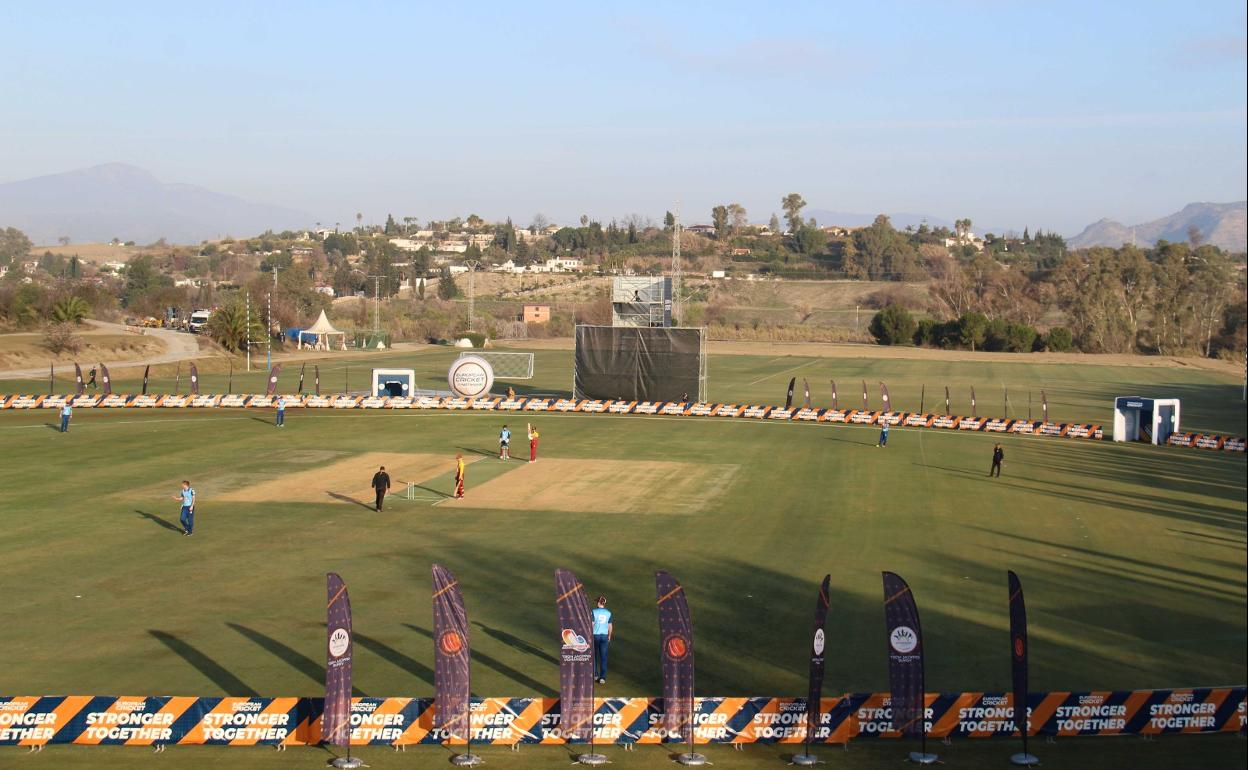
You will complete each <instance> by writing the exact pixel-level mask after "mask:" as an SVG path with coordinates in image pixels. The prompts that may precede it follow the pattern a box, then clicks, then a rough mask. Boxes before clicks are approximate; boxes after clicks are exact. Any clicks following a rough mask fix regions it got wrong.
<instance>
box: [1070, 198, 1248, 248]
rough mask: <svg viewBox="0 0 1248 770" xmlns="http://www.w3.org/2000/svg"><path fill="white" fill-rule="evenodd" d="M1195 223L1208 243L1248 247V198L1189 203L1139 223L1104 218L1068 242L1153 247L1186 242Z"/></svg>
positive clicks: (1218, 245)
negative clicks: (1166, 213) (1164, 243)
mask: <svg viewBox="0 0 1248 770" xmlns="http://www.w3.org/2000/svg"><path fill="white" fill-rule="evenodd" d="M1193 225H1195V226H1196V228H1197V229H1198V230H1200V236H1201V238H1202V239H1203V240H1204V242H1205V243H1210V244H1213V245H1214V246H1217V247H1219V248H1221V249H1224V250H1226V251H1246V250H1248V201H1236V202H1235V203H1189V204H1187V205H1186V206H1184V207H1183V210H1182V211H1179V212H1176V213H1174V214H1171V215H1170V216H1168V217H1162V218H1161V219H1154V220H1153V221H1151V222H1143V223H1141V224H1138V225H1131V226H1128V225H1124V224H1122V223H1121V222H1115V221H1114V220H1112V219H1102V220H1101V221H1099V222H1094V223H1092V224H1090V225H1088V226H1087V227H1085V228H1084V229H1083V232H1081V233H1079V234H1078V235H1076V236H1075V237H1074V238H1071V239H1070V240H1069V241H1068V242H1067V243H1068V245H1069V246H1070V247H1071V248H1074V249H1083V248H1088V247H1090V246H1112V247H1114V248H1117V247H1119V246H1121V245H1123V244H1124V243H1132V242H1134V243H1136V244H1137V245H1139V246H1152V245H1153V244H1154V243H1156V242H1157V241H1159V240H1162V239H1165V240H1167V241H1186V240H1187V232H1188V228H1190V227H1191V226H1193Z"/></svg>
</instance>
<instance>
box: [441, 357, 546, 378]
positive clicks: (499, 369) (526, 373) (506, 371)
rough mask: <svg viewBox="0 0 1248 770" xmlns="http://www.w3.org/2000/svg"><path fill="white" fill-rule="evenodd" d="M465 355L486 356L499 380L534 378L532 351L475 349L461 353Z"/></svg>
mask: <svg viewBox="0 0 1248 770" xmlns="http://www.w3.org/2000/svg"><path fill="white" fill-rule="evenodd" d="M464 356H476V357H477V358H484V359H485V360H486V362H488V363H489V365H490V368H491V369H493V370H494V377H495V379H499V380H531V379H533V354H532V353H497V352H492V351H486V350H473V351H472V352H465V353H460V354H459V358H463V357H464Z"/></svg>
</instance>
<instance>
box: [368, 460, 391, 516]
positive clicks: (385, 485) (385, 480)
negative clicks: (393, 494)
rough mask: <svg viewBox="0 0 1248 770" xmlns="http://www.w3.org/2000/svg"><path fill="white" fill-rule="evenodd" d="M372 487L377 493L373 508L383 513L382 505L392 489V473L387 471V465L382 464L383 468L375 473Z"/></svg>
mask: <svg viewBox="0 0 1248 770" xmlns="http://www.w3.org/2000/svg"><path fill="white" fill-rule="evenodd" d="M372 487H373V491H374V492H376V493H377V502H376V503H374V504H373V508H375V509H376V510H377V512H378V513H381V505H382V503H384V502H385V501H386V493H387V492H389V491H390V474H389V473H386V466H384V465H383V466H381V470H379V471H377V472H376V473H374V474H373V481H372Z"/></svg>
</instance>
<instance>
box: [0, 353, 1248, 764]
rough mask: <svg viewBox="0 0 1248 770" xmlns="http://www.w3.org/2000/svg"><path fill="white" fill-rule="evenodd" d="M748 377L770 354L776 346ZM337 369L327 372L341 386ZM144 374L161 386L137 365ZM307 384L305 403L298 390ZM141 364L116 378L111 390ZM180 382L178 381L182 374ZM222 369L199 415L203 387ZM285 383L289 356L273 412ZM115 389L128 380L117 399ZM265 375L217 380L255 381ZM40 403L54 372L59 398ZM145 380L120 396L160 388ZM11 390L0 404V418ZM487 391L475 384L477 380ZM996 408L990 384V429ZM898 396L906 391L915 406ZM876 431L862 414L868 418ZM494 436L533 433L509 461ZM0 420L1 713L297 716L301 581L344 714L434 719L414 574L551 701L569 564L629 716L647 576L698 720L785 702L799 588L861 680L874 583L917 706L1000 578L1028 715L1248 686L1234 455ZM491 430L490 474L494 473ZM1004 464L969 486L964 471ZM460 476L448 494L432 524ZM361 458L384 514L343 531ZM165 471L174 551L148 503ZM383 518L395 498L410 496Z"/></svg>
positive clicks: (716, 371) (638, 683)
mask: <svg viewBox="0 0 1248 770" xmlns="http://www.w3.org/2000/svg"><path fill="white" fill-rule="evenodd" d="M455 352H456V351H450V350H447V349H444V348H443V349H429V350H422V351H418V352H411V353H403V354H400V353H385V354H379V355H378V357H376V358H371V359H370V358H352V359H350V360H332V361H331V360H322V361H321V362H320V375H321V386H322V388H323V390H324V391H325V392H334V391H336V390H341V389H342V388H343V387H344V385H346V384H347V382H348V380H349V384H350V385H351V386H352V387H354V388H360V387H363V386H364V385H365V383H366V380H367V376H368V370H369V368H370V367H372V366H380V365H387V366H408V367H414V368H416V369H417V372H418V375H419V376H420V377H421V378H422V381H421V385H422V386H423V387H445V372H446V368H447V365H448V364H449V362H450V360H451V359H452V358H453V356H454V355H455ZM777 352H778V353H779V354H778V355H777V354H776V353H777ZM1037 360H1040V361H1042V359H1032V358H1029V357H1026V356H1015V357H1012V358H1011V357H1008V356H1001V357H1000V358H999V360H995V359H994V360H993V361H987V362H986V361H959V360H954V359H950V360H937V361H929V360H907V359H887V360H886V359H875V358H869V357H866V354H864V357H859V358H854V357H846V358H836V359H830V358H829V359H824V358H817V357H803V356H797V355H784V354H783V350H780V351H776V350H767V351H765V352H764V351H761V350H760V353H756V354H754V355H714V353H713V355H712V358H711V361H710V396H711V400H712V401H716V402H732V403H762V404H776V403H782V402H783V399H784V391H785V387H786V385H787V384H788V380H789V378H790V377H797V380H798V400H799V401H800V399H801V383H802V379H803V378H806V379H808V380H809V382H810V384H811V388H812V393H813V400H814V402H815V404H816V405H818V406H828V405H830V403H829V402H830V386H829V380H830V379H836V380H837V382H838V385H839V391H840V392H839V398H840V402H841V405H842V406H851V407H856V406H858V404H859V402H860V400H861V393H860V390H861V384H860V383H861V381H863V380H865V381H866V382H867V384H868V386H869V389H870V391H871V401H872V403H873V404H878V385H877V383H878V381H881V380H883V381H885V382H887V383H888V385H889V388H890V390H891V392H892V398H893V404H894V406H895V408H898V409H903V410H917V409H918V407H919V401H920V398H923V399H924V401H925V406H926V408H927V409H928V410H929V411H941V410H943V408H944V404H943V401H944V387H945V386H949V387H950V389H951V391H952V393H953V400H954V404H953V407H954V409H953V411H954V412H955V413H966V412H967V410H968V405H967V400H968V398H967V396H968V389H969V387H970V386H972V385H973V386H975V387H976V390H977V395H978V411H979V414H980V415H989V416H1010V417H1020V416H1026V415H1027V410H1028V409H1030V410H1032V413H1033V414H1034V415H1035V417H1036V418H1037V419H1038V418H1039V392H1040V390H1041V389H1044V390H1045V391H1046V393H1047V396H1048V400H1049V405H1050V409H1051V417H1052V419H1054V420H1055V421H1079V422H1097V423H1101V424H1103V425H1106V427H1107V432H1108V428H1109V427H1111V425H1112V420H1111V412H1112V400H1113V397H1114V396H1118V395H1145V396H1157V397H1178V398H1181V399H1182V400H1183V422H1184V427H1185V428H1187V429H1190V430H1203V431H1216V432H1222V433H1229V434H1234V435H1243V434H1244V433H1245V409H1244V404H1243V402H1242V401H1241V396H1240V389H1241V381H1240V378H1239V377H1237V376H1235V375H1233V374H1229V373H1220V372H1215V371H1208V370H1203V369H1195V368H1192V367H1179V366H1118V365H1114V366H1109V365H1096V364H1085V365H1076V364H1068V363H1061V364H1058V363H1044V362H1039V363H1037V362H1035V361H1037ZM347 367H350V369H349V370H348V369H347ZM166 368H167V367H166ZM536 368H537V376H536V378H535V379H533V380H530V381H525V382H521V383H515V385H516V387H517V390H518V391H519V392H520V393H521V394H524V393H529V392H538V393H566V392H567V390H568V389H569V387H570V383H571V354H570V352H568V351H561V350H542V351H539V352H538V353H537V367H536ZM311 372H312V368H311V366H309V367H308V375H307V376H308V380H307V382H306V384H305V391H309V390H311V387H312V384H311ZM137 374H138V373H135V372H131V373H123V374H120V375H118V376H117V379H116V382H115V385H114V387H115V389H116V390H118V391H119V392H137V380H136V379H132V378H134V377H136V376H137ZM181 376H182V389H183V392H185V387H186V384H185V372H183V373H182V375H181ZM226 377H227V375H226V374H225V373H224V372H219V371H216V372H212V373H207V374H205V375H204V376H203V378H202V384H201V389H202V391H203V392H224V390H225V387H226ZM296 377H297V365H292V364H290V363H287V364H286V367H285V371H284V372H283V374H282V384H283V386H284V387H282V388H279V390H293V387H294V382H295V378H296ZM127 378H131V379H127ZM263 382H264V374H263V372H259V373H254V372H253V373H252V374H250V375H248V374H242V373H235V374H234V376H233V383H232V386H233V390H234V392H253V393H255V392H263V391H262V388H263ZM68 384H69V383H66V382H62V383H59V385H60V386H67V385H68ZM173 385H174V376H173V375H172V373H171V372H167V371H165V369H164V368H162V370H161V373H160V375H159V377H158V378H157V379H155V380H153V383H152V391H153V392H166V391H171V390H172V389H173ZM46 387H47V383H46V381H45V382H42V383H41V382H38V381H27V382H15V381H8V382H0V391H4V392H8V393H32V392H45V390H46ZM497 387H498V386H496V389H497ZM1006 391H1008V394H1009V395H1008V398H1009V402H1008V410H1009V414H1008V415H1006V414H1004V412H1005V410H1006V409H1007V405H1006V395H1005V394H1006ZM921 394H922V395H921ZM877 408H878V407H877ZM526 419H531V420H533V421H534V422H536V423H537V424H538V427H539V429H540V431H541V435H542V438H541V445H540V460H539V462H537V463H536V464H532V465H530V464H528V463H526V462H522V461H521V460H522V459H527V447H526V446H524V444H525V442H524V441H523V440H521V436H522V435H523V426H524V421H525V420H526ZM55 422H56V417H55V414H54V412H53V411H52V410H46V411H40V412H35V413H30V412H17V411H15V412H5V413H0V455H2V456H3V458H4V460H3V463H0V527H2V530H3V538H2V539H0V558H2V559H3V565H4V578H3V586H4V592H3V595H4V602H3V604H0V628H3V629H4V639H5V643H6V644H5V648H6V649H5V655H4V664H3V668H2V669H0V671H2V673H0V694H3V695H35V694H49V695H70V694H101V695H104V694H110V695H135V694H145V695H201V696H213V695H264V696H276V695H289V696H294V695H306V696H316V695H319V694H321V693H322V692H323V690H322V688H323V676H324V648H325V632H324V598H325V593H324V592H325V584H324V576H325V573H326V572H327V571H331V570H332V571H336V572H338V573H340V574H341V575H342V576H343V578H344V579H345V580H346V581H347V583H348V585H349V586H350V591H351V595H352V604H353V607H354V614H355V618H354V625H355V631H356V637H355V639H356V645H355V665H354V668H355V684H356V687H357V689H358V694H364V695H369V696H400V695H402V696H429V695H431V694H432V689H433V685H432V666H433V650H432V642H431V641H430V629H431V614H432V613H431V607H430V601H429V584H430V576H429V567H430V564H431V563H432V562H434V561H437V562H439V563H442V564H445V565H446V566H447V567H449V568H450V569H451V570H453V571H454V572H455V573H456V574H457V576H458V577H459V579H460V582H461V588H462V590H463V593H464V597H465V600H466V603H467V606H468V613H469V619H470V621H471V630H472V633H473V637H472V642H473V691H474V693H475V694H478V695H486V696H539V695H540V696H551V695H555V694H556V693H557V690H558V683H559V676H558V667H557V663H556V662H555V661H556V656H557V652H558V648H557V646H556V645H555V643H554V641H553V640H554V639H555V638H556V629H555V615H554V606H553V595H552V591H553V571H554V569H555V568H556V567H567V568H569V569H572V570H574V571H575V572H576V573H577V574H578V575H579V576H580V578H581V579H582V580H583V581H584V582H585V584H586V588H587V590H588V591H589V593H590V595H591V596H593V595H595V594H598V593H602V594H606V595H607V597H608V598H609V600H610V606H611V608H612V609H613V611H614V613H615V618H614V620H615V633H616V641H615V642H614V644H613V645H612V648H611V671H610V678H609V683H608V684H607V685H605V686H603V687H600V688H599V694H600V695H604V696H616V695H618V696H629V695H658V694H660V692H661V689H660V681H659V677H660V668H659V660H658V658H659V656H658V649H659V639H658V628H657V621H656V616H655V609H654V583H653V573H654V571H655V570H656V569H667V570H669V571H671V572H672V573H673V574H674V575H675V576H677V577H678V578H679V579H680V580H681V581H682V582H683V584H684V587H685V591H686V593H687V595H688V597H689V602H690V607H691V611H692V615H693V621H694V630H695V638H696V642H697V656H698V657H697V691H698V693H699V694H700V695H804V694H805V687H806V680H805V677H806V669H807V659H806V653H807V643H808V632H809V626H810V621H811V618H810V613H811V610H812V606H813V603H814V597H815V590H816V587H817V583H818V581H819V580H820V579H821V578H822V576H823V575H824V574H825V573H831V575H832V594H831V609H830V614H829V621H828V628H829V634H828V639H829V642H828V670H827V683H826V685H825V693H829V694H832V693H841V692H851V691H882V690H886V689H887V670H886V657H885V648H884V644H885V639H884V624H883V612H882V608H881V598H882V597H881V584H880V572H881V570H891V571H895V572H897V573H899V574H901V575H902V576H904V577H905V578H906V579H907V580H908V581H909V583H910V585H911V587H912V588H913V590H914V594H915V596H916V599H917V601H918V604H919V609H920V611H921V612H922V614H923V627H924V631H925V636H926V639H925V644H926V656H927V688H928V690H929V691H933V692H934V691H979V690H989V691H1001V690H1006V689H1008V687H1009V657H1008V655H1009V653H1008V649H1009V640H1008V636H1007V631H1006V629H1007V621H1008V618H1007V613H1006V587H1005V574H1006V570H1007V569H1012V570H1014V571H1015V572H1017V573H1018V574H1019V575H1020V577H1021V578H1022V580H1023V583H1024V585H1025V586H1026V590H1027V600H1028V608H1029V610H1030V630H1031V688H1032V689H1033V690H1109V689H1133V688H1153V687H1159V688H1160V687H1195V686H1218V685H1242V684H1244V683H1245V681H1248V651H1246V648H1248V633H1246V632H1248V612H1246V609H1248V608H1246V581H1248V573H1246V568H1245V554H1246V544H1245V540H1246V536H1245V508H1246V506H1248V498H1246V492H1245V458H1244V456H1243V455H1231V454H1225V453H1219V452H1211V451H1203V450H1195V449H1180V448H1167V447H1150V446H1144V445H1125V444H1114V443H1112V442H1109V441H1083V440H1067V439H1056V438H1040V437H1008V436H1000V435H985V434H974V433H972V434H967V433H958V432H953V431H940V430H921V429H905V428H895V429H894V430H893V431H892V436H891V438H890V441H889V445H888V447H887V448H885V449H881V448H877V447H876V437H877V431H876V429H874V428H869V427H856V426H847V425H826V424H791V423H766V422H758V421H749V420H715V419H689V418H663V417H637V416H606V415H557V414H540V415H537V416H536V417H535V418H534V417H532V416H526V415H523V414H507V415H504V414H489V413H484V414H474V413H462V412H456V413H452V412H355V411H346V412H333V411H331V410H323V411H309V412H306V413H305V412H304V411H303V410H300V409H292V410H289V412H288V416H287V419H286V422H287V425H286V427H285V428H283V429H281V430H278V429H275V428H274V427H273V425H272V413H271V412H260V411H242V410H229V409H219V410H150V411H149V410H144V411H139V410H113V411H104V410H100V411H96V412H92V411H91V410H89V409H79V410H76V413H75V415H74V418H73V423H72V428H71V430H70V432H69V433H68V434H60V433H58V432H57V430H56V426H55V424H54V423H55ZM505 422H506V423H509V424H510V426H511V428H512V430H513V432H514V433H515V434H516V438H517V440H516V441H515V442H514V455H515V458H516V459H515V460H513V461H512V462H509V463H504V462H500V461H499V460H498V459H497V435H498V431H499V429H500V428H501V427H502V425H503V423H505ZM997 441H1001V442H1002V443H1003V444H1004V447H1005V452H1006V462H1005V470H1004V474H1003V476H1002V477H1001V478H999V479H995V478H989V477H988V469H989V464H990V458H991V452H992V446H993V444H994V443H995V442H997ZM457 453H463V454H464V455H465V457H466V458H467V459H468V460H469V461H470V462H469V465H468V469H467V496H466V498H465V499H464V500H462V501H450V500H448V499H447V497H448V495H449V494H450V492H451V484H452V479H453V469H454V458H455V455H456V454H457ZM383 464H384V465H386V466H387V468H388V469H389V470H390V472H391V475H392V477H393V478H394V479H395V481H396V486H397V490H396V491H398V492H400V494H398V495H396V496H394V497H393V498H392V499H391V501H390V502H389V503H388V504H387V507H386V510H385V511H384V512H383V513H376V512H374V511H373V510H372V509H371V506H370V504H369V503H371V500H370V498H369V496H368V483H369V479H370V477H371V475H372V472H373V471H374V470H375V469H376V467H375V466H378V465H383ZM182 479H189V480H190V481H191V482H192V484H193V485H194V487H195V489H196V491H197V493H198V506H197V514H196V533H195V536H194V537H190V538H187V537H182V536H181V534H180V532H179V531H178V525H177V521H178V503H177V502H175V501H173V500H171V499H170V497H171V496H172V495H174V494H175V492H176V490H177V487H178V483H179V482H180V481H181V480H182ZM409 482H410V483H411V484H413V485H414V487H413V490H414V496H415V499H411V500H409V499H405V498H404V495H403V494H402V491H403V490H404V489H405V487H406V484H407V483H409ZM938 748H939V751H940V753H941V755H942V759H944V760H945V761H946V762H947V763H948V764H949V766H951V767H997V766H1005V764H1006V759H1007V757H1008V755H1009V754H1010V753H1012V752H1014V751H1016V750H1017V744H1016V742H1015V741H1011V740H1008V739H992V740H983V741H957V742H954V743H953V744H952V745H949V746H940V747H938ZM908 749H909V745H908V743H903V742H899V741H866V740H862V741H855V742H853V743H852V744H851V745H850V747H849V748H848V750H842V749H840V748H834V747H825V748H823V749H821V750H820V751H819V754H820V756H821V758H822V759H823V760H825V761H826V762H827V765H828V767H862V768H874V767H893V766H896V764H897V763H898V762H899V761H900V760H901V758H902V757H904V754H905V751H907V750H908ZM670 750H671V749H670V748H664V747H659V746H639V747H638V748H637V750H636V751H635V752H631V753H625V752H624V751H623V750H622V749H620V748H618V747H612V746H608V747H605V751H606V753H607V754H608V755H609V756H610V757H611V759H612V761H613V762H614V764H615V766H616V767H624V768H629V767H661V766H665V765H666V764H667V763H668V758H667V755H668V753H670ZM22 751H23V750H22V749H16V748H5V749H0V765H3V766H6V767H7V766H16V765H19V764H20V765H21V766H22V767H31V768H38V767H49V768H51V767H121V766H123V765H124V766H137V765H142V764H143V763H150V764H151V766H153V767H156V766H158V765H159V766H173V767H188V768H189V767H195V768H198V767H261V768H264V767H275V768H276V767H295V766H300V767H315V766H321V765H323V763H324V761H325V759H326V758H327V757H328V756H329V755H328V754H327V753H326V752H324V751H322V750H320V749H311V748H306V749H292V750H290V751H287V752H284V753H278V752H275V751H274V750H273V749H265V748H208V747H171V748H169V750H168V751H166V752H165V753H164V754H162V755H160V756H157V757H152V756H149V754H150V750H145V749H140V748H125V747H110V748H98V747H76V746H70V747H64V746H52V747H49V748H48V749H47V750H45V751H44V752H42V753H41V754H38V755H32V756H30V757H28V758H26V757H22V756H21V755H22ZM792 752H793V747H792V746H786V745H780V746H761V745H760V746H747V747H746V748H745V750H744V751H742V752H734V751H731V750H729V749H728V748H726V747H723V748H711V749H709V750H708V751H707V753H708V755H709V756H710V758H711V759H712V761H713V762H715V764H716V765H718V766H721V767H729V768H736V767H740V768H744V767H767V766H775V767H779V766H782V764H783V760H782V758H783V757H787V756H788V755H790V754H791V753H792ZM1033 752H1034V753H1036V754H1039V755H1040V756H1041V759H1043V760H1044V762H1045V764H1046V765H1047V766H1050V767H1064V768H1065V767H1070V768H1076V767H1077V768H1085V767H1086V768H1094V767H1132V768H1151V767H1156V768H1161V767H1176V766H1188V767H1208V768H1222V767H1225V768H1239V767H1243V766H1244V765H1245V763H1246V762H1248V750H1246V748H1245V742H1244V740H1243V739H1242V738H1240V737H1238V736H1235V735H1233V734H1231V735H1219V736H1193V737H1162V738H1160V739H1157V740H1155V741H1145V740H1141V739H1137V738H1099V739H1098V738H1082V739H1063V740H1059V741H1058V742H1056V743H1054V744H1051V745H1046V744H1044V743H1043V742H1041V741H1036V742H1035V743H1034V744H1033ZM356 753H357V754H358V755H359V756H361V757H362V758H363V759H364V760H365V761H366V762H367V763H368V764H369V765H370V766H372V767H412V766H431V765H439V766H440V765H441V764H442V763H443V762H445V761H446V758H447V756H449V755H448V754H447V752H446V751H445V750H443V749H438V748H414V749H410V750H409V751H407V752H406V753H402V754H397V753H392V752H390V751H389V750H388V749H383V748H380V747H363V748H360V749H359V750H358V751H357V752H356ZM480 753H481V754H482V755H483V756H484V757H485V758H486V760H487V762H489V764H490V765H491V766H497V767H504V768H539V767H552V768H553V767H561V766H565V765H566V763H567V762H568V751H567V750H566V749H564V748H560V747H525V748H523V749H521V751H519V752H518V753H512V752H509V751H506V750H504V749H494V748H490V747H486V748H483V749H482V750H481V751H480Z"/></svg>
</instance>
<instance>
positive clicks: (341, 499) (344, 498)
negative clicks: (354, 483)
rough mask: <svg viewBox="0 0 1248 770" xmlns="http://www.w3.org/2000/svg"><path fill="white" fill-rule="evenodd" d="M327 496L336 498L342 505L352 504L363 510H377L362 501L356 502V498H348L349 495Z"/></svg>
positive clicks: (335, 494)
mask: <svg viewBox="0 0 1248 770" xmlns="http://www.w3.org/2000/svg"><path fill="white" fill-rule="evenodd" d="M325 494H327V495H329V496H330V497H332V498H334V499H335V500H337V501H338V502H340V503H352V504H354V505H358V506H360V507H361V508H364V509H367V510H370V511H372V510H375V509H374V508H373V506H371V505H369V504H368V503H366V502H363V501H361V500H356V499H355V498H354V497H348V496H347V495H344V494H341V493H339V492H326V493H325Z"/></svg>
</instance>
